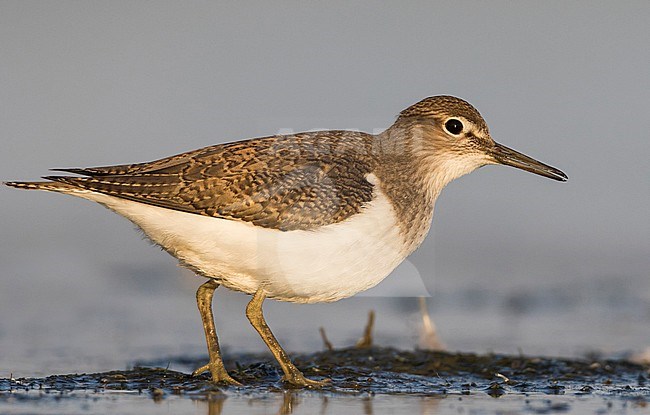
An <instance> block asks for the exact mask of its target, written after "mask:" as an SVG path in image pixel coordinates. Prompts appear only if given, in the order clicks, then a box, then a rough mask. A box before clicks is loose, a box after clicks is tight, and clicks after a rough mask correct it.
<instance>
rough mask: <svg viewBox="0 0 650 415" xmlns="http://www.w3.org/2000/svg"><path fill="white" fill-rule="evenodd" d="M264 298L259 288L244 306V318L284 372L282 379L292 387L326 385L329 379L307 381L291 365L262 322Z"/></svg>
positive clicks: (263, 321)
mask: <svg viewBox="0 0 650 415" xmlns="http://www.w3.org/2000/svg"><path fill="white" fill-rule="evenodd" d="M265 298H266V295H265V294H264V291H263V290H262V289H261V288H260V289H259V290H257V292H256V293H255V295H254V296H253V298H252V299H251V301H250V302H249V303H248V305H247V306H246V317H248V320H249V321H250V322H251V324H252V325H253V327H254V328H255V330H257V332H258V333H259V335H260V337H262V340H264V343H266V345H267V346H268V348H269V349H270V350H271V353H273V356H275V359H276V360H277V361H278V363H279V364H280V367H281V368H282V371H283V372H284V376H283V378H282V379H283V380H284V381H285V382H288V383H290V384H292V385H294V386H303V387H312V388H314V387H315V388H319V387H322V386H324V385H325V384H327V383H328V382H329V379H326V380H324V381H317V380H311V379H307V378H306V377H305V376H304V375H303V374H302V372H301V371H300V370H298V368H297V367H296V366H294V364H293V363H291V360H289V356H287V353H286V352H285V351H284V350H283V349H282V346H280V343H278V341H277V340H276V339H275V336H274V335H273V333H272V332H271V329H270V328H269V326H268V325H267V324H266V321H265V320H264V314H263V313H262V303H263V302H264V299H265Z"/></svg>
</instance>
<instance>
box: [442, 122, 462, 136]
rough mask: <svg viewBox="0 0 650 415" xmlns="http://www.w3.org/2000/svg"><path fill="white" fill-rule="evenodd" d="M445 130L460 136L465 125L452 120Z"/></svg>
mask: <svg viewBox="0 0 650 415" xmlns="http://www.w3.org/2000/svg"><path fill="white" fill-rule="evenodd" d="M445 130H447V132H448V133H449V134H453V135H458V134H460V133H461V132H463V123H462V122H460V120H459V119H456V118H450V119H448V120H447V122H446V123H445Z"/></svg>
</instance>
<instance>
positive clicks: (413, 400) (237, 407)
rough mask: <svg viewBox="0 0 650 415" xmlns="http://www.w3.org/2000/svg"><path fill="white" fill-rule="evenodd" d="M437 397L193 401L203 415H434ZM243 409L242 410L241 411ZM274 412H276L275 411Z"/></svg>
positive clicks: (291, 393)
mask: <svg viewBox="0 0 650 415" xmlns="http://www.w3.org/2000/svg"><path fill="white" fill-rule="evenodd" d="M444 399H447V397H445V396H441V397H408V396H375V395H367V394H366V395H363V396H361V397H359V396H355V395H352V396H337V395H329V394H322V393H319V392H313V391H299V390H285V391H283V392H278V393H274V394H273V395H271V396H268V395H265V396H263V397H252V398H249V399H246V400H245V403H244V402H243V401H242V397H241V396H235V397H231V398H226V396H225V395H216V396H214V397H209V398H207V399H205V400H200V401H196V402H197V404H198V406H199V408H203V409H204V410H205V413H206V414H207V415H221V414H225V413H234V412H237V413H239V412H241V411H242V410H244V409H245V412H246V413H251V414H253V413H265V414H266V413H276V414H278V415H288V414H293V413H296V412H300V413H310V414H320V415H327V414H339V413H363V414H364V415H373V414H374V413H375V406H377V408H378V411H381V412H385V411H387V410H389V411H390V412H391V413H393V412H395V411H396V412H398V413H408V414H411V415H414V414H433V413H437V409H438V408H439V406H440V403H441V401H442V400H444ZM244 406H245V408H244ZM276 409H277V410H276Z"/></svg>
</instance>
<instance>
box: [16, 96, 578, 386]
mask: <svg viewBox="0 0 650 415" xmlns="http://www.w3.org/2000/svg"><path fill="white" fill-rule="evenodd" d="M494 164H500V165H507V166H511V167H515V168H518V169H523V170H525V171H528V172H531V173H535V174H538V175H541V176H544V177H547V178H550V179H554V180H557V181H566V180H568V177H567V176H566V175H565V174H564V173H563V172H562V171H561V170H558V169H556V168H554V167H551V166H549V165H547V164H544V163H542V162H540V161H537V160H535V159H533V158H531V157H528V156H526V155H524V154H522V153H519V152H517V151H515V150H513V149H511V148H509V147H506V146H504V145H502V144H499V143H497V142H495V141H494V140H493V139H492V137H491V135H490V132H489V130H488V126H487V124H486V122H485V120H484V119H483V117H482V116H481V114H480V113H479V112H478V110H477V109H476V108H474V107H473V106H472V105H471V104H469V103H468V102H467V101H465V100H462V99H460V98H456V97H454V96H449V95H437V96H431V97H428V98H425V99H423V100H421V101H419V102H417V103H416V104H414V105H411V106H410V107H408V108H406V109H404V110H403V111H401V112H400V113H399V115H398V116H397V117H396V119H395V121H394V123H393V124H392V125H391V126H390V127H388V128H387V129H386V130H384V131H383V132H380V133H377V134H368V133H364V132H359V131H348V130H328V131H310V132H302V133H294V134H287V135H271V136H267V137H261V138H252V139H247V140H243V141H234V142H230V143H226V144H218V145H213V146H209V147H205V148H201V149H197V150H193V151H189V152H185V153H182V154H177V155H174V156H170V157H167V158H162V159H159V160H155V161H151V162H145V163H137V164H121V165H112V166H103V167H90V168H66V169H52V170H53V171H58V172H63V173H65V174H63V175H54V176H44V177H43V179H44V180H45V181H10V182H5V184H6V185H7V186H11V187H15V188H19V189H35V190H46V191H53V192H58V193H63V194H67V195H72V196H77V197H80V198H83V199H87V200H90V201H93V202H97V203H99V204H101V205H103V206H105V207H107V208H108V209H110V210H112V211H114V212H116V213H117V214H119V215H121V216H124V217H125V218H127V219H128V220H130V221H131V222H133V223H134V224H135V225H137V227H139V228H140V229H141V231H142V232H143V233H144V234H145V235H146V237H148V238H149V239H150V240H151V241H153V243H155V244H157V245H159V246H160V247H162V249H163V250H165V251H167V252H168V253H169V254H171V255H172V256H174V257H175V258H177V259H178V261H179V263H180V264H181V265H182V266H184V267H186V268H188V269H190V270H191V271H193V272H194V273H196V274H197V275H198V276H200V277H203V278H205V279H206V280H205V282H204V283H203V284H202V285H201V286H200V287H199V288H198V290H197V292H196V300H197V305H198V309H199V312H200V314H201V319H202V323H203V328H204V332H205V338H206V344H207V349H208V355H209V362H208V363H207V364H206V365H204V366H202V367H200V368H198V369H197V370H195V371H194V372H193V374H194V375H199V374H201V373H203V372H210V375H211V380H212V381H214V382H217V383H221V384H225V385H240V383H239V381H237V380H236V379H234V378H233V377H231V376H230V374H229V373H228V371H227V370H226V368H225V366H224V363H223V360H222V356H221V350H220V347H219V342H218V338H217V333H216V328H215V325H214V318H213V311H212V299H213V295H214V292H215V290H216V289H217V288H218V287H219V286H221V285H223V286H224V287H226V288H229V289H231V290H234V291H239V292H243V293H245V294H248V295H250V296H251V297H252V298H251V300H250V302H249V303H248V305H247V306H246V316H247V317H248V320H249V321H250V323H251V325H252V326H253V327H254V329H255V330H256V331H257V332H258V333H259V335H260V336H261V338H262V340H263V341H264V342H265V343H266V345H267V346H268V348H269V350H270V351H271V353H272V354H273V356H274V357H275V359H276V360H277V362H278V364H279V366H280V368H281V369H282V371H283V376H282V381H284V382H286V383H287V384H289V385H291V386H294V387H307V388H319V387H322V386H324V385H326V384H327V382H329V379H327V378H325V379H311V378H308V377H306V376H305V375H304V374H303V373H302V372H301V371H300V370H299V369H298V368H297V367H296V366H295V365H294V364H293V363H292V361H291V359H290V358H289V356H288V355H287V353H286V352H285V350H284V349H283V348H282V346H281V345H280V343H279V342H278V341H277V339H276V338H275V336H274V335H273V333H272V331H271V329H270V328H269V326H268V324H267V323H266V320H265V318H264V314H263V310H262V305H263V302H264V301H265V300H266V299H274V300H278V301H287V302H293V303H305V304H307V303H319V302H333V301H337V300H340V299H343V298H347V297H351V296H353V295H355V294H357V293H359V292H362V291H364V290H367V289H369V288H371V287H373V286H375V285H377V284H378V283H379V282H381V281H382V280H383V279H384V278H386V277H387V276H388V275H389V274H390V273H391V272H392V271H393V270H394V269H395V268H396V267H397V266H398V265H399V264H400V263H401V262H402V261H404V259H406V258H407V257H408V256H409V255H410V254H412V253H413V252H414V251H415V250H416V249H417V248H418V247H419V246H420V244H421V243H422V242H423V240H424V238H425V237H426V235H427V234H428V232H429V229H430V227H431V223H432V219H433V213H434V205H435V202H436V199H437V198H438V196H439V195H440V193H441V191H442V189H443V188H444V187H445V186H446V185H447V184H448V183H450V182H451V181H452V180H454V179H456V178H458V177H461V176H463V175H465V174H467V173H470V172H472V171H474V170H476V169H477V168H479V167H482V166H485V165H494Z"/></svg>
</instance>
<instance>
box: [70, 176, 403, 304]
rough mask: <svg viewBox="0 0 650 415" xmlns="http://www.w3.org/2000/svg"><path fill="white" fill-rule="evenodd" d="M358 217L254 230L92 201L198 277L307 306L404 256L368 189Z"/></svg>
mask: <svg viewBox="0 0 650 415" xmlns="http://www.w3.org/2000/svg"><path fill="white" fill-rule="evenodd" d="M375 192H376V194H375V198H374V200H373V201H372V202H371V203H370V204H369V205H368V206H367V207H366V208H365V209H364V210H363V211H362V212H361V213H359V214H357V215H354V216H352V217H351V218H349V219H347V220H345V221H343V222H339V223H336V224H332V225H328V226H324V227H322V228H320V229H317V230H312V231H302V230H297V231H287V232H282V231H278V230H273V229H266V228H259V227H256V226H253V225H251V224H249V223H245V222H239V221H233V220H226V219H218V218H212V217H207V216H200V215H196V214H191V213H184V212H179V211H175V210H171V209H165V208H159V207H155V206H150V205H146V204H142V203H137V202H132V201H128V200H125V199H120V198H116V197H113V196H107V195H103V194H99V193H93V192H71V194H73V195H75V196H79V197H83V198H85V199H89V200H93V201H96V202H99V203H101V204H103V205H105V206H107V207H108V208H109V209H111V210H114V211H115V212H117V213H119V214H120V215H122V216H125V217H126V218H128V219H130V220H131V221H133V222H134V223H135V224H137V225H138V226H139V227H140V228H141V229H142V230H143V231H144V232H145V234H146V235H147V236H148V237H149V238H150V239H151V240H153V241H154V242H155V243H157V244H159V245H160V246H162V247H163V248H164V249H165V250H167V251H168V252H169V253H171V254H172V255H174V256H175V257H176V258H178V259H179V260H180V261H181V262H182V263H183V264H184V265H186V266H188V267H189V268H191V269H193V270H194V271H196V272H198V273H199V274H201V275H203V276H206V277H211V278H215V279H216V280H218V281H219V282H220V283H221V284H223V285H225V286H226V287H228V288H231V289H233V290H237V291H243V292H245V293H249V294H252V293H254V292H255V291H257V289H258V288H260V287H263V288H264V290H265V291H266V293H267V296H268V297H270V298H275V299H277V300H282V301H293V302H302V303H312V302H321V301H336V300H340V299H342V298H346V297H350V296H352V295H354V294H356V293H358V292H361V291H364V290H366V289H368V288H371V287H373V286H375V285H377V284H378V283H379V282H380V281H382V280H383V279H384V278H386V277H387V276H388V275H389V274H390V273H391V271H393V270H394V269H395V268H396V267H397V265H399V264H400V263H401V262H402V261H403V260H404V258H405V257H406V256H407V255H408V253H409V252H408V250H407V248H406V244H405V243H404V241H403V238H402V236H401V235H400V233H399V227H398V225H397V222H396V217H395V212H394V210H393V208H392V206H391V204H390V202H389V201H388V199H387V198H386V197H385V196H384V195H383V194H382V193H381V192H380V191H379V190H378V186H376V187H375Z"/></svg>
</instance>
